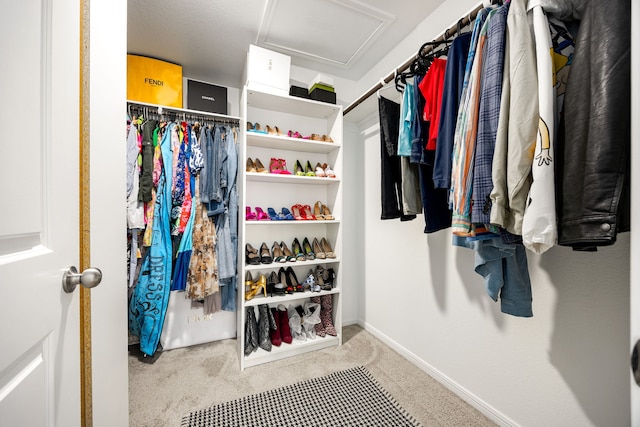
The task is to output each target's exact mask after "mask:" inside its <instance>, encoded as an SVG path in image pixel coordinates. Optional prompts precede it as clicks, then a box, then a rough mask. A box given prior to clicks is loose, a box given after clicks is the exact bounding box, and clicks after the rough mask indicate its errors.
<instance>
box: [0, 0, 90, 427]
mask: <svg viewBox="0 0 640 427" xmlns="http://www.w3.org/2000/svg"><path fill="white" fill-rule="evenodd" d="M79 4H80V2H79V0H20V1H15V0H0V16H2V25H0V58H2V71H1V73H0V117H1V118H2V120H1V121H2V131H0V152H1V153H2V154H1V155H0V158H1V159H2V164H1V165H0V425H2V426H64V427H74V426H79V425H80V369H79V354H80V350H79V304H78V296H79V292H78V291H76V292H74V293H73V294H67V293H65V292H64V291H63V290H62V286H61V280H62V274H63V270H64V268H65V267H67V266H70V265H77V264H78V261H79V250H78V248H79V243H78V234H79V230H78V169H79V168H78V164H79V161H78V147H79V142H78V135H79V131H78V111H79V92H78V91H79V83H78V82H79V46H80V43H79V22H80V10H79Z"/></svg>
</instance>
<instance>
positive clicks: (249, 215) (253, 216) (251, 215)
mask: <svg viewBox="0 0 640 427" xmlns="http://www.w3.org/2000/svg"><path fill="white" fill-rule="evenodd" d="M245 219H246V220H247V221H255V220H256V219H258V218H257V217H256V214H254V213H253V212H251V207H250V206H247V207H246V208H245Z"/></svg>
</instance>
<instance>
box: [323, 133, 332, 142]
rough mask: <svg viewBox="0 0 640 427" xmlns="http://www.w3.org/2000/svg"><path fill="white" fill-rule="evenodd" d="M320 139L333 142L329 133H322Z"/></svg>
mask: <svg viewBox="0 0 640 427" xmlns="http://www.w3.org/2000/svg"><path fill="white" fill-rule="evenodd" d="M322 140H323V141H324V142H333V139H331V137H330V136H329V135H322Z"/></svg>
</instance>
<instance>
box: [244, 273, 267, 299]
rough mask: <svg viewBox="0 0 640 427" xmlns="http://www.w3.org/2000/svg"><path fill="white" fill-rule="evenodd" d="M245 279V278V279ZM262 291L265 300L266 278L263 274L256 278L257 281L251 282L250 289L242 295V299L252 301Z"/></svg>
mask: <svg viewBox="0 0 640 427" xmlns="http://www.w3.org/2000/svg"><path fill="white" fill-rule="evenodd" d="M245 279H246V277H245ZM260 291H262V292H263V293H264V296H265V298H266V297H267V278H266V277H265V275H264V274H261V275H260V276H258V280H256V281H255V282H253V284H252V285H251V289H250V290H249V291H247V292H245V293H244V299H245V300H247V301H249V300H251V299H253V297H255V296H256V295H257V294H259V293H260Z"/></svg>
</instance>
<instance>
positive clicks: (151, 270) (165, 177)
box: [129, 123, 176, 356]
mask: <svg viewBox="0 0 640 427" xmlns="http://www.w3.org/2000/svg"><path fill="white" fill-rule="evenodd" d="M175 126H176V125H175V123H171V124H169V126H168V129H167V130H166V132H165V133H164V136H163V138H162V141H161V143H160V149H161V151H162V163H163V165H172V164H173V153H172V152H171V132H172V130H173V127H175ZM170 209H171V170H167V168H166V167H163V171H162V174H161V175H160V180H159V183H158V191H157V195H156V202H155V206H154V211H153V232H152V236H153V240H152V242H151V247H150V248H149V252H148V253H147V255H146V257H145V258H144V260H143V261H142V268H141V269H140V276H139V279H138V285H137V286H136V288H135V290H134V292H133V295H132V296H131V301H130V302H129V330H130V331H131V333H132V334H133V335H136V336H138V337H140V350H141V351H142V353H144V354H146V355H148V356H153V354H154V353H155V352H156V349H157V347H158V341H159V340H160V333H161V332H162V325H163V323H164V317H165V314H166V312H167V304H168V303H169V290H170V286H171V261H172V259H171V256H172V248H171V233H170V225H169V220H170V212H169V210H170Z"/></svg>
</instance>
